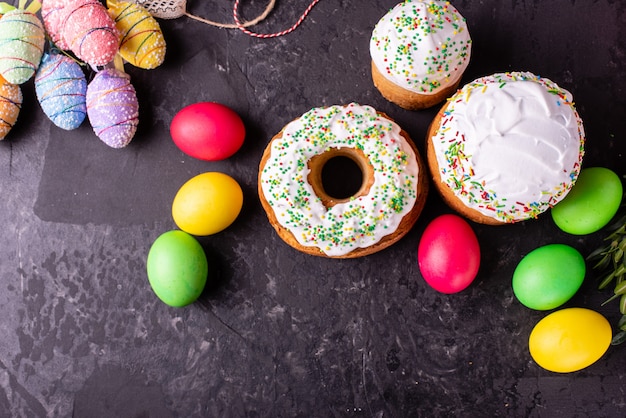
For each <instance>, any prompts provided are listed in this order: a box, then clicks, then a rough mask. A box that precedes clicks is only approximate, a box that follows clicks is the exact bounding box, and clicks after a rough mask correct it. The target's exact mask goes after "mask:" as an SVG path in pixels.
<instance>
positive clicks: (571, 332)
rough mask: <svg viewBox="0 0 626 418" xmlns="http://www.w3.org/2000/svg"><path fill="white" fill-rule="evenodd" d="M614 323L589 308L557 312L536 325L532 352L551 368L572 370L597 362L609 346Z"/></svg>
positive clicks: (562, 371) (555, 370)
mask: <svg viewBox="0 0 626 418" xmlns="http://www.w3.org/2000/svg"><path fill="white" fill-rule="evenodd" d="M611 339H612V332H611V325H610V324H609V321H607V320H606V318H605V317H604V316H602V315H601V314H599V313H597V312H595V311H592V310H590V309H585V308H567V309H561V310H558V311H556V312H553V313H551V314H549V315H548V316H546V317H545V318H543V319H542V320H541V321H539V322H538V323H537V325H535V327H534V328H533V330H532V331H531V333H530V337H529V339H528V348H529V350H530V355H531V356H532V358H533V360H535V362H536V363H537V364H538V365H539V366H541V367H543V368H544V369H546V370H549V371H551V372H559V373H569V372H575V371H577V370H581V369H584V368H585V367H588V366H590V365H591V364H593V363H595V362H596V361H597V360H599V359H600V357H602V356H603V355H604V353H605V352H606V351H607V350H608V348H609V346H610V344H611Z"/></svg>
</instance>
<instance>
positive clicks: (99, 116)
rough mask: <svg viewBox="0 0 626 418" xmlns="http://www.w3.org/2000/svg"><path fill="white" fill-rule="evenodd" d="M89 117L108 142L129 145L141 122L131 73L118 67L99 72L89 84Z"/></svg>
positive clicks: (116, 145)
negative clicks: (117, 68)
mask: <svg viewBox="0 0 626 418" xmlns="http://www.w3.org/2000/svg"><path fill="white" fill-rule="evenodd" d="M87 117H88V118H89V122H90V123H91V126H92V128H93V131H94V132H95V134H96V135H97V136H98V138H100V139H101V140H102V141H103V142H104V143H105V144H107V145H108V146H110V147H112V148H123V147H125V146H126V145H128V144H129V143H130V141H131V140H132V139H133V137H134V136H135V132H136V131H137V125H138V124H139V103H138V101H137V94H136V92H135V88H134V87H133V85H132V84H131V83H130V76H129V75H128V74H126V73H123V72H121V71H118V70H116V69H115V68H107V69H104V70H102V71H100V72H98V73H97V74H96V75H95V77H94V78H93V80H91V82H90V83H89V85H88V86H87Z"/></svg>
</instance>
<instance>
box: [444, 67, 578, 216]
mask: <svg viewBox="0 0 626 418" xmlns="http://www.w3.org/2000/svg"><path fill="white" fill-rule="evenodd" d="M445 110H446V112H445V114H444V115H443V117H442V120H441V124H440V127H439V130H438V131H437V132H436V133H435V134H434V136H433V138H432V139H433V146H434V148H435V152H436V155H437V163H438V165H439V168H440V174H441V179H442V180H443V181H444V182H445V183H446V184H448V186H449V187H450V188H451V189H452V190H453V191H454V193H455V195H456V196H457V197H459V198H460V199H461V200H462V201H463V203H464V204H465V205H467V206H468V207H470V208H473V209H476V210H478V211H479V212H480V213H482V214H484V215H487V216H489V217H492V218H494V219H498V220H500V221H504V222H513V221H520V220H524V219H528V218H532V217H536V216H537V215H538V214H540V213H542V212H544V211H545V210H546V209H548V208H549V207H551V206H553V205H555V204H556V203H557V202H559V201H560V200H562V199H563V198H564V197H565V195H566V194H567V192H568V191H569V189H570V188H571V186H572V184H573V182H574V181H575V180H576V178H577V177H578V173H579V171H580V164H581V162H582V155H583V146H584V130H583V126H582V121H581V120H580V117H579V116H578V113H577V112H576V110H575V108H574V106H573V103H572V95H571V94H570V93H569V92H568V91H566V90H564V89H561V88H559V87H558V86H557V85H556V84H555V83H553V82H552V81H550V80H548V79H542V78H539V77H536V76H535V75H534V74H531V73H506V74H494V75H493V76H489V77H483V78H480V79H478V80H475V81H474V82H472V83H469V84H468V85H466V86H464V87H463V88H462V89H461V90H460V91H459V92H457V94H456V95H454V96H453V97H452V98H451V99H450V101H449V103H448V105H447V108H446V109H445ZM458 150H461V152H457V151H458Z"/></svg>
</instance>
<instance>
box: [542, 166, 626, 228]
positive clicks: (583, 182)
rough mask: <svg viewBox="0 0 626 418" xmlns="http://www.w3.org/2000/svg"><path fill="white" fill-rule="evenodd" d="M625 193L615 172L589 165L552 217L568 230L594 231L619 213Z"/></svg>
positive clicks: (555, 208)
mask: <svg viewBox="0 0 626 418" xmlns="http://www.w3.org/2000/svg"><path fill="white" fill-rule="evenodd" d="M622 193H623V190H622V181H621V180H620V178H619V176H618V175H617V174H615V173H614V172H613V171H611V170H609V169H608V168H604V167H590V168H585V169H583V170H581V172H580V174H579V176H578V180H577V181H576V184H574V187H572V189H571V190H570V192H569V193H568V194H567V196H565V198H564V199H563V200H562V201H561V202H559V203H558V204H557V205H556V206H554V207H553V208H552V210H551V212H552V219H553V220H554V223H555V224H556V225H557V226H558V227H559V228H561V229H562V230H563V231H565V232H567V233H570V234H573V235H586V234H591V233H593V232H596V231H598V230H600V229H602V228H603V227H604V226H606V224H608V223H609V221H610V220H611V219H612V218H613V216H614V215H615V214H616V213H617V210H618V209H619V206H620V204H621V202H622Z"/></svg>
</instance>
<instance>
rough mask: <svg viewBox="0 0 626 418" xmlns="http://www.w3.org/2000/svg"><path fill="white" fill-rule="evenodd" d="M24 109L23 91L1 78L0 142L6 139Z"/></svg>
mask: <svg viewBox="0 0 626 418" xmlns="http://www.w3.org/2000/svg"><path fill="white" fill-rule="evenodd" d="M21 108H22V90H21V89H20V86H18V85H17V84H11V83H9V82H8V81H6V80H5V79H4V78H2V76H0V140H2V139H4V138H5V137H6V136H7V135H8V133H9V132H10V131H11V129H12V128H13V125H15V122H17V117H18V116H19V114H20V109H21Z"/></svg>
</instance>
